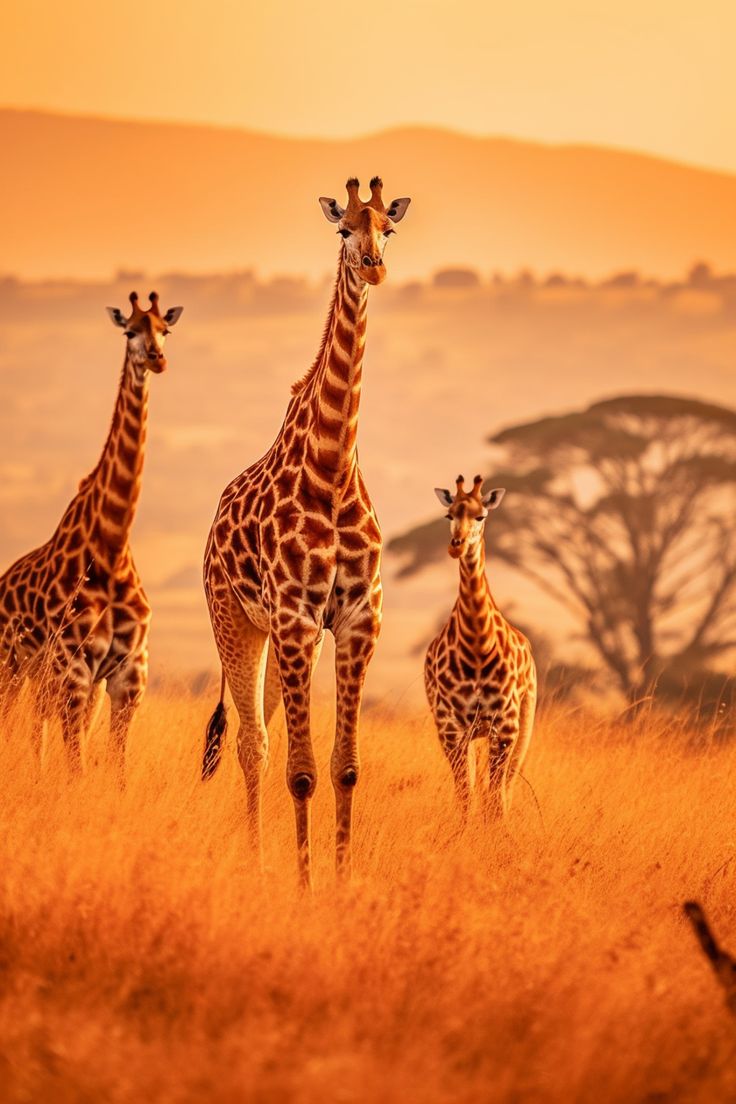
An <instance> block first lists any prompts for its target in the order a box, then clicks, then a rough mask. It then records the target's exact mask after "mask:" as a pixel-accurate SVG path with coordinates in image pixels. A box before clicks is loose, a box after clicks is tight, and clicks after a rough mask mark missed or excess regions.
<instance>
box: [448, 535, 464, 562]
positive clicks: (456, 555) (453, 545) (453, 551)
mask: <svg viewBox="0 0 736 1104" xmlns="http://www.w3.org/2000/svg"><path fill="white" fill-rule="evenodd" d="M464 548H465V538H464V537H453V538H452V540H451V541H450V544H449V547H448V549H447V551H448V552H449V553H450V555H451V556H452V558H453V560H459V559H460V557H461V556H462V554H463V549H464Z"/></svg>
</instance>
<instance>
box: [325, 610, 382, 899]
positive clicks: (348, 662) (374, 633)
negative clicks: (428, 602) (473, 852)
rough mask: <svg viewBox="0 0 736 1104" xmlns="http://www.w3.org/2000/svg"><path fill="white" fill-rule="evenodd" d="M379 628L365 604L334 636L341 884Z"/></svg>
mask: <svg viewBox="0 0 736 1104" xmlns="http://www.w3.org/2000/svg"><path fill="white" fill-rule="evenodd" d="M379 629H380V614H378V613H376V611H375V610H374V609H372V608H371V606H369V605H366V606H365V607H364V609H363V610H362V611H360V613H359V614H358V615H357V616H354V617H352V618H351V619H350V620H349V621H348V622H346V623H344V624H341V625H340V626H339V627H338V629H337V631H336V634H335V683H336V692H337V720H336V725H335V744H334V747H333V750H332V760H331V764H330V766H331V775H332V785H333V788H334V790H335V867H336V872H337V877H338V878H339V879H340V880H341V881H348V880H349V879H350V876H351V874H352V823H353V794H354V792H355V787H356V785H357V784H358V774H359V771H360V759H359V754H358V725H359V721H360V707H361V702H362V699H363V684H364V682H365V676H366V671H367V670H368V664H369V663H370V661H371V659H372V657H373V652H374V651H375V647H376V641H377V639H378V632H379Z"/></svg>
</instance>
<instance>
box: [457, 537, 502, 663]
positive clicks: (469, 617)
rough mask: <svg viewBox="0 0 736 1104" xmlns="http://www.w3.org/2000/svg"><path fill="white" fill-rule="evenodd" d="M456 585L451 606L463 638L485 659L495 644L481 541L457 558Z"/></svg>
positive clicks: (493, 614) (494, 611) (496, 633)
mask: <svg viewBox="0 0 736 1104" xmlns="http://www.w3.org/2000/svg"><path fill="white" fill-rule="evenodd" d="M459 562H460V585H459V590H458V598H457V602H456V604H455V610H456V613H457V619H458V623H459V628H460V632H461V635H462V636H463V638H464V639H465V640H466V641H467V642H468V643H469V644H470V645H471V646H472V648H473V651H474V652H475V653H476V654H477V655H480V656H487V655H490V653H491V652H493V651H494V650H495V649H496V647H497V646H498V644H499V622H498V618H497V613H498V611H497V607H496V603H495V602H494V600H493V595H492V594H491V588H490V586H489V585H488V577H487V576H486V549H485V543H484V541H483V538H482V537H481V539H480V540H479V541H477V542H476V543H475V544H474V545H472V546H471V547H470V548H469V549H468V551H467V552H466V554H465V555H464V556H462V557H461V558H460V561H459Z"/></svg>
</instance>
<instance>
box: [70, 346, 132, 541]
mask: <svg viewBox="0 0 736 1104" xmlns="http://www.w3.org/2000/svg"><path fill="white" fill-rule="evenodd" d="M147 424H148V372H147V371H146V369H145V368H143V367H139V366H137V365H136V364H135V363H134V362H133V361H132V360H131V358H130V357H129V356H126V358H125V364H124V365H123V371H122V375H121V378H120V387H119V388H118V396H117V401H116V403H115V410H114V412H113V416H112V423H111V425H110V432H109V433H108V436H107V440H106V442H105V445H104V448H103V450H102V455H101V456H100V459H99V461H98V463H97V467H96V468H95V469H94V471H93V472H91V474H90V475H89V476H87V478H86V479H85V480H84V481H83V483H82V493H84V494H86V496H87V498H88V502H89V514H88V516H89V518H90V523H91V524H90V530H91V532H90V537H91V540H92V543H93V544H94V545H96V546H97V548H96V551H97V553H98V555H99V556H100V557H101V558H102V559H103V560H105V561H108V562H114V561H115V560H116V559H117V558H118V556H119V555H120V553H121V552H122V551H123V550H124V549H125V548H126V546H127V544H128V537H129V534H130V528H131V526H132V524H133V518H134V517H135V511H136V507H137V505H138V498H139V496H140V489H141V473H142V471H143V460H144V457H145V445H146V429H147Z"/></svg>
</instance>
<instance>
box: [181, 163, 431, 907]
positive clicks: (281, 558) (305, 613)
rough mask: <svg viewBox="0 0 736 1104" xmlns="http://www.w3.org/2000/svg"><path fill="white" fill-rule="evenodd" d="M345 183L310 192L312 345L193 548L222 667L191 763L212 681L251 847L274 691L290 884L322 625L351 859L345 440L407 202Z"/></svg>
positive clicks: (357, 564)
mask: <svg viewBox="0 0 736 1104" xmlns="http://www.w3.org/2000/svg"><path fill="white" fill-rule="evenodd" d="M346 187H347V194H348V199H347V203H346V205H345V207H342V206H341V205H340V204H339V203H338V202H337V200H336V199H333V198H330V197H327V196H322V197H321V198H320V200H319V203H320V206H321V208H322V211H323V213H324V215H325V217H326V218H327V220H328V221H329V222H331V223H332V224H333V225H336V226H337V233H338V234H339V236H340V238H341V245H340V255H339V262H338V271H337V278H336V281H335V288H334V292H333V297H332V302H331V305H330V308H329V312H328V316H327V323H326V325H325V329H324V335H323V338H322V344H321V345H320V348H319V351H318V353H317V356H316V358H315V360H314V363H313V364H312V367H311V368H310V369H309V371H308V372H307V374H306V375H305V376H303V377H302V378H301V379H300V380H299V381H298V382H297V383H295V384H294V386H293V388H292V398H291V402H290V403H289V406H288V409H287V411H286V417H285V419H284V423H283V425H282V427H281V430H280V432H279V434H278V436H277V437H276V440H275V441H274V443H273V445H272V446H271V448H270V449H269V450H268V452H267V453H266V454H265V456H263V457H262V458H261V459H260V460H258V461H256V463H254V464H252V465H251V466H250V467H249V468H247V469H246V470H245V471H244V472H243V473H242V474H241V475H239V476H237V477H236V478H235V479H234V480H233V481H232V483H230V484H229V486H228V487H226V488H225V491H224V492H223V494H222V497H221V499H220V502H219V505H218V508H217V512H216V514H215V519H214V522H213V524H212V528H211V530H210V536H209V540H208V543H207V549H206V552H205V562H204V581H205V591H206V594H207V601H208V605H209V610H210V617H211V620H212V627H213V631H214V635H215V641H216V644H217V648H218V652H219V655H220V659H221V662H222V668H223V678H222V687H221V693H220V702H219V704H218V708H217V710H216V711H215V713H214V714H213V717H212V720H211V721H210V724H209V726H208V730H207V736H206V740H205V752H204V760H203V765H202V774H203V777H205V778H209V777H211V775H212V774H213V773H214V771H215V769H216V767H217V763H218V762H219V758H220V749H221V746H222V742H223V739H224V730H223V695H224V690H225V685H226V683H227V685H229V687H230V692H231V694H232V696H233V699H234V702H235V706H236V709H237V712H238V716H239V719H240V727H239V731H238V739H237V748H238V758H239V760H240V765H241V768H242V771H243V775H244V779H245V787H246V803H247V815H248V823H249V831H250V836H251V839H252V841H253V843H254V846H255V851H256V854H257V856H258V857H259V858H260V854H261V780H262V774H263V771H264V768H265V766H266V761H267V756H268V730H267V724H268V721H269V720H270V717H271V716H272V714H273V712H274V710H275V708H276V706H277V704H278V702H279V700H280V699H281V698H283V701H284V707H285V712H286V725H287V731H288V743H289V747H288V762H287V785H288V787H289V790H290V792H291V795H292V798H293V801H294V809H295V817H296V837H297V855H298V866H299V874H300V878H301V881H302V883H303V884H305V885H306V884H309V883H310V880H311V873H310V870H311V865H310V864H311V856H310V802H311V797H312V795H313V793H314V789H315V786H316V782H317V770H316V764H315V760H314V755H313V751H312V740H311V731H310V696H311V679H312V669H313V666H314V664H315V663H316V660H317V657H318V655H319V651H320V647H321V642H322V637H323V634H324V632H325V630H327V629H329V630H330V631H331V632H332V633H333V635H334V637H335V673H336V690H337V724H336V732H335V743H334V749H333V753H332V760H331V775H332V783H333V786H334V789H335V798H336V862H337V868H338V872H339V874H340V875H342V876H347V875H348V874H349V873H350V865H351V824H352V798H353V791H354V789H355V786H356V784H357V781H358V777H359V761H358V717H359V712H360V704H361V698H362V691H363V681H364V679H365V674H366V670H367V668H368V664H369V662H370V659H371V657H372V655H373V651H374V648H375V644H376V640H377V638H378V632H379V628H380V623H381V579H380V558H381V533H380V529H379V527H378V521H377V519H376V515H375V511H374V509H373V506H372V504H371V501H370V498H369V495H368V491H367V489H366V486H365V483H364V481H363V477H362V474H361V472H360V468H359V466H358V459H357V452H356V436H357V428H358V411H359V406H360V392H361V381H362V371H363V351H364V346H365V332H366V318H367V302H368V288H369V286H370V285H376V284H380V283H381V282H382V281H383V279H384V278H385V275H386V268H385V263H384V251H385V248H386V243H387V241H388V239H389V237H390V236H391V234H393V233H394V227H395V224H396V223H398V222H400V220H401V219H402V218H403V217H404V215H405V214H406V210H407V208H408V206H409V202H410V200H409V199H408V198H402V199H396V200H393V202H392V203H391V204H390V205H389V206H388V207H386V206H385V204H384V202H383V199H382V189H383V184H382V181H381V179H380V177H374V178H373V180H372V181H371V186H370V191H371V194H370V199H368V200H366V201H363V200H361V198H360V190H359V183H358V181H357V180H356V179H355V178H353V177H351V178H350V180H348V182H347V185H346Z"/></svg>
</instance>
